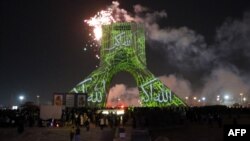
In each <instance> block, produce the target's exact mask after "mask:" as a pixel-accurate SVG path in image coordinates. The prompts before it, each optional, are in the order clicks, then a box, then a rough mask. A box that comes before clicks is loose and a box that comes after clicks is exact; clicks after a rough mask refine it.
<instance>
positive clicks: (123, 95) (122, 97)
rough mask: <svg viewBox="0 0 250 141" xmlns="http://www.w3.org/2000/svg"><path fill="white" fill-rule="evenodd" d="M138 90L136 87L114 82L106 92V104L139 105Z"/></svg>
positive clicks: (111, 105) (110, 105)
mask: <svg viewBox="0 0 250 141" xmlns="http://www.w3.org/2000/svg"><path fill="white" fill-rule="evenodd" d="M138 100H139V90H138V88H127V87H126V86H125V85H124V84H116V85H115V86H114V87H112V88H111V89H110V91H109V94H108V100H107V105H108V106H109V107H113V106H114V107H116V106H121V105H123V106H136V107H139V106H140V104H139V101H138Z"/></svg>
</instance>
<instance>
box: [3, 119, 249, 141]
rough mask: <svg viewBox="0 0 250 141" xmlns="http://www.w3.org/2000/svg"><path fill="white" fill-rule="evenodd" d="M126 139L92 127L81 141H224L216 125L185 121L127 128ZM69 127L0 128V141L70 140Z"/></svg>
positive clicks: (83, 132) (112, 131) (241, 121)
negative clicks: (183, 122)
mask: <svg viewBox="0 0 250 141" xmlns="http://www.w3.org/2000/svg"><path fill="white" fill-rule="evenodd" d="M249 119H250V117H249V116H246V117H241V118H240V119H239V120H238V123H239V124H250V120H249ZM223 123H224V124H232V118H225V119H224V121H223ZM124 128H125V137H124V138H120V134H119V132H118V131H119V130H118V129H112V128H104V129H103V130H101V129H100V128H99V127H97V128H95V127H94V126H93V125H92V126H91V128H90V131H88V132H87V131H86V129H85V128H81V141H150V139H151V141H158V140H157V138H158V137H160V136H161V137H166V138H168V140H167V139H166V140H161V141H222V140H223V128H222V127H221V128H220V127H219V126H218V125H217V124H216V123H213V125H212V126H211V125H208V124H207V123H191V122H186V123H185V124H183V125H179V126H172V127H171V126H170V127H157V128H155V127H154V128H152V127H151V128H148V129H147V130H142V129H133V128H132V127H131V124H128V125H126V126H125V127H124ZM69 131H70V128H69V127H59V128H51V127H50V128H45V127H43V128H39V127H33V128H29V127H26V128H25V130H24V132H23V133H22V134H18V133H17V129H16V128H0V141H69Z"/></svg>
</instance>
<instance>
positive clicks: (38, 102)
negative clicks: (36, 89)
mask: <svg viewBox="0 0 250 141" xmlns="http://www.w3.org/2000/svg"><path fill="white" fill-rule="evenodd" d="M39 98H40V95H37V96H36V100H37V101H36V102H37V105H39V104H40V100H39Z"/></svg>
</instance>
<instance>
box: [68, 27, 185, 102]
mask: <svg viewBox="0 0 250 141" xmlns="http://www.w3.org/2000/svg"><path fill="white" fill-rule="evenodd" d="M102 32H103V36H102V43H101V49H100V60H101V61H100V67H99V68H98V69H96V70H94V71H93V72H92V73H91V74H90V75H89V76H88V77H87V78H86V79H84V80H83V81H82V82H80V83H79V84H78V85H77V86H76V87H75V88H73V89H72V90H71V92H73V93H87V94H88V102H89V103H90V106H98V107H104V106H105V104H106V100H107V97H108V95H107V93H108V89H109V85H110V82H111V80H112V78H113V76H114V75H116V74H117V73H118V72H121V71H125V72H128V73H130V74H131V75H132V76H133V77H134V78H135V80H136V83H137V86H138V89H139V93H140V94H139V95H140V101H141V104H142V106H145V107H162V106H186V104H185V103H184V102H183V101H182V100H181V99H180V98H178V97H177V96H176V95H175V94H174V93H172V92H171V90H170V89H169V88H167V87H166V86H165V85H164V84H163V83H162V82H161V81H160V80H158V79H157V78H156V77H155V76H154V75H153V74H152V73H151V72H150V71H149V70H148V69H147V67H146V56H145V35H144V28H143V25H142V24H136V23H113V24H111V25H105V26H103V27H102Z"/></svg>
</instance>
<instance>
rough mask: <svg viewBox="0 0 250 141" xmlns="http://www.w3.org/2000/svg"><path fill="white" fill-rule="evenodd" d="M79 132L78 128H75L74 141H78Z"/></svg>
mask: <svg viewBox="0 0 250 141" xmlns="http://www.w3.org/2000/svg"><path fill="white" fill-rule="evenodd" d="M80 132H81V130H80V127H79V126H77V128H76V133H75V141H80Z"/></svg>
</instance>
